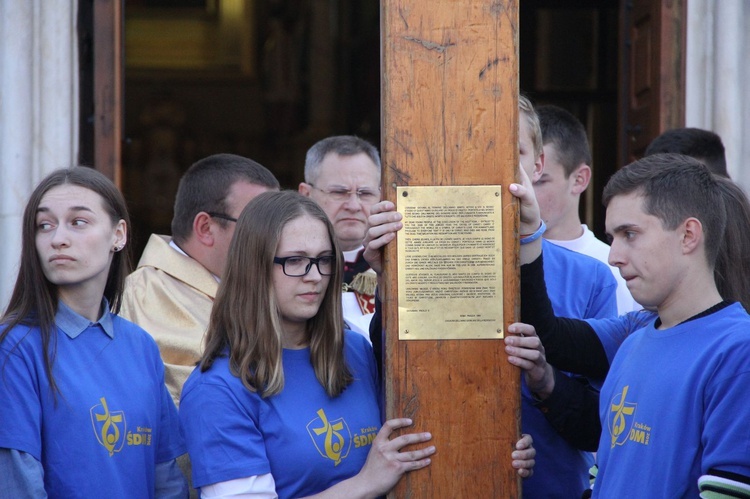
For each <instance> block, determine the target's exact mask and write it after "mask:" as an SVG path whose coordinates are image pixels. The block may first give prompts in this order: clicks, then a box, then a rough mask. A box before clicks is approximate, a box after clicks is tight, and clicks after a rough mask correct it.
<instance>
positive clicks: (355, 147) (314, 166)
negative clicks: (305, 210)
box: [305, 135, 380, 184]
mask: <svg viewBox="0 0 750 499" xmlns="http://www.w3.org/2000/svg"><path fill="white" fill-rule="evenodd" d="M330 153H335V154H338V155H339V156H356V155H357V154H365V155H367V157H368V158H370V160H371V161H372V162H373V163H374V164H375V166H376V167H377V170H378V176H380V154H378V150H377V148H376V147H375V146H374V145H372V144H370V143H369V142H367V141H366V140H365V139H361V138H359V137H357V136H355V135H335V136H333V137H327V138H325V139H323V140H319V141H318V142H316V143H315V144H313V146H312V147H311V148H310V149H308V150H307V154H306V155H305V182H307V183H308V184H314V183H315V182H316V181H317V179H318V175H319V174H320V164H321V163H322V162H323V160H324V159H325V158H326V156H328V155H329V154H330Z"/></svg>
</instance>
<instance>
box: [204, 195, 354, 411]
mask: <svg viewBox="0 0 750 499" xmlns="http://www.w3.org/2000/svg"><path fill="white" fill-rule="evenodd" d="M304 215H308V216H310V217H312V218H315V219H317V220H320V221H321V222H323V224H324V225H325V226H326V229H327V231H328V238H329V239H330V241H331V247H332V248H333V250H334V254H335V255H336V258H337V259H338V260H340V259H341V258H342V257H341V251H340V250H339V247H338V245H337V244H336V238H335V236H334V232H333V226H332V225H331V222H330V221H329V220H328V217H327V216H326V214H325V212H323V210H322V209H321V208H320V207H319V206H318V205H317V204H316V203H315V202H314V201H312V200H310V199H309V198H306V197H304V196H301V195H300V194H298V193H297V192H293V191H282V192H266V193H263V194H261V195H259V196H257V197H256V198H255V199H253V200H252V201H251V202H250V203H249V204H248V205H247V206H246V207H245V209H244V210H243V211H242V215H240V218H239V220H238V221H237V228H236V229H235V232H234V237H233V238H232V243H231V245H230V248H229V258H228V259H227V266H226V269H225V271H224V276H223V278H222V282H221V284H220V285H219V289H218V291H217V293H216V301H215V302H214V306H213V310H212V311H211V321H210V323H209V326H208V332H207V334H206V349H205V352H204V353H203V357H202V358H201V361H200V369H201V371H204V372H205V371H207V370H208V369H210V368H211V366H212V365H213V362H214V360H215V359H216V358H217V357H219V356H222V355H224V354H225V350H227V349H228V351H229V368H230V371H231V373H232V374H233V375H235V376H237V377H239V378H240V379H241V380H242V384H243V385H245V387H246V388H247V389H248V390H250V391H254V392H256V391H257V392H258V393H260V395H261V396H263V397H268V396H271V395H275V394H278V393H280V392H281V391H282V390H283V388H284V371H283V366H282V360H281V359H282V329H281V314H280V312H279V309H278V306H277V304H276V299H275V294H274V291H273V284H272V273H273V267H274V263H273V258H274V256H275V255H276V248H277V247H278V245H279V240H280V239H281V233H282V231H283V229H284V227H285V226H286V224H288V223H289V222H290V221H292V220H295V219H297V218H299V217H301V216H304ZM342 274H343V270H342V265H341V263H340V261H339V263H337V264H336V265H334V273H333V275H332V276H331V278H330V281H329V283H328V289H326V292H325V296H324V297H323V301H322V303H321V305H320V308H319V309H318V313H317V314H315V316H314V317H313V318H312V319H310V320H308V321H307V339H308V341H309V343H310V360H311V362H312V365H313V368H314V370H315V376H316V377H317V378H318V381H319V382H320V384H321V385H322V386H323V388H325V390H326V392H327V393H328V395H329V396H331V397H335V396H337V395H339V394H341V392H342V391H343V390H344V388H346V387H347V386H348V385H349V383H351V381H352V375H351V372H350V371H349V368H348V367H347V365H346V362H345V360H344V333H343V329H344V324H343V315H342V311H341V286H342V284H341V283H342V279H343V276H342Z"/></svg>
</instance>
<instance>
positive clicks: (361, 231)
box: [299, 135, 380, 338]
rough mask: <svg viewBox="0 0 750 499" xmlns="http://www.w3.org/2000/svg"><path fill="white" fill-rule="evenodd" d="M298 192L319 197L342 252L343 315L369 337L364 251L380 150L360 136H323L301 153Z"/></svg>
mask: <svg viewBox="0 0 750 499" xmlns="http://www.w3.org/2000/svg"><path fill="white" fill-rule="evenodd" d="M299 192H300V194H302V195H304V196H308V197H310V198H312V199H313V200H314V201H315V202H317V203H318V204H319V205H320V207H321V208H323V211H325V212H326V215H328V218H329V219H330V220H331V223H332V224H333V229H334V231H335V233H336V239H337V241H338V243H339V246H340V247H341V250H342V251H343V252H344V289H343V295H342V296H343V308H344V320H345V321H346V323H347V325H348V326H349V327H350V328H351V329H352V330H354V331H357V332H359V333H360V334H362V335H364V336H365V337H367V338H369V332H368V330H369V323H370V318H371V317H372V315H371V314H372V312H374V309H375V302H374V294H375V285H376V276H375V273H374V272H372V271H371V270H370V266H369V265H368V264H367V262H366V261H365V259H364V258H363V257H362V253H363V252H364V247H363V246H362V241H363V240H364V238H365V233H366V232H367V217H368V216H370V207H371V206H372V205H373V204H375V203H377V202H378V201H380V155H379V154H378V150H377V149H376V148H375V146H373V145H372V144H370V143H369V142H367V141H366V140H363V139H361V138H359V137H355V136H353V135H339V136H334V137H328V138H325V139H323V140H321V141H319V142H317V143H316V144H315V145H313V146H312V147H311V148H310V149H309V150H308V151H307V156H306V157H305V181H304V182H302V183H300V184H299Z"/></svg>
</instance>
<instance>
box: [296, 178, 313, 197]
mask: <svg viewBox="0 0 750 499" xmlns="http://www.w3.org/2000/svg"><path fill="white" fill-rule="evenodd" d="M311 191H312V186H311V185H310V184H307V183H305V182H300V183H299V187H298V188H297V192H299V193H300V194H302V195H303V196H305V197H308V198H309V197H310V192H311Z"/></svg>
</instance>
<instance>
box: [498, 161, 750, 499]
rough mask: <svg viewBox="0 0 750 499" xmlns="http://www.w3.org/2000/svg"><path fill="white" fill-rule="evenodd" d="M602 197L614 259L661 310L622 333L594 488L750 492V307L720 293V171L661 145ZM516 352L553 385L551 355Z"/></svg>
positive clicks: (537, 380) (681, 493)
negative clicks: (661, 149)
mask: <svg viewBox="0 0 750 499" xmlns="http://www.w3.org/2000/svg"><path fill="white" fill-rule="evenodd" d="M604 202H605V205H606V206H607V221H606V227H607V232H608V233H609V234H610V235H611V236H612V237H613V242H612V250H611V254H610V262H611V263H612V264H614V265H616V266H617V267H619V268H620V272H621V273H622V275H623V277H624V278H625V279H626V281H627V282H628V288H629V289H630V291H631V292H632V293H633V297H634V298H635V299H636V300H637V301H638V302H639V303H641V304H643V305H644V306H645V307H646V308H648V309H651V310H655V311H656V312H657V314H658V317H656V318H655V320H651V321H649V322H648V323H647V324H646V325H645V326H644V327H642V328H641V329H640V330H638V331H637V332H634V333H633V334H631V335H630V336H628V337H627V339H625V341H624V342H623V344H622V346H621V347H620V348H619V350H618V351H617V353H616V354H615V356H614V359H613V361H612V365H611V367H610V370H609V373H608V374H607V378H606V381H605V383H604V386H603V387H602V391H601V397H600V405H599V416H600V419H601V424H602V429H603V431H602V435H601V438H600V441H599V449H598V460H599V473H598V476H597V480H596V484H595V486H594V489H593V494H594V497H626V496H627V497H695V496H696V494H697V493H699V492H700V493H703V494H710V497H744V496H746V495H747V494H748V493H750V454H748V452H747V448H748V447H749V446H750V427H748V425H747V421H748V420H750V405H748V404H747V403H746V395H747V388H746V387H747V386H748V382H749V381H750V365H749V364H748V362H747V359H748V358H749V356H750V316H748V314H747V313H746V312H745V310H744V309H743V308H742V306H741V305H740V304H739V303H732V302H728V301H724V300H723V299H722V297H721V295H720V293H719V291H718V290H717V287H716V283H715V279H714V267H715V265H716V258H717V255H718V253H719V246H720V244H721V241H722V239H723V238H722V234H723V233H724V230H725V229H724V228H725V225H726V211H725V209H724V202H723V198H722V192H721V188H720V186H719V184H718V181H717V180H716V178H715V177H713V176H712V175H711V174H710V172H709V171H708V170H707V169H706V168H705V166H703V165H702V164H700V163H699V162H697V161H696V160H694V159H692V158H689V157H686V156H680V155H674V154H669V155H654V156H649V157H646V158H644V159H642V160H639V161H636V162H634V163H632V164H630V165H628V166H627V167H625V168H623V169H622V170H620V171H619V172H618V173H616V174H615V175H614V176H613V177H612V178H611V179H610V181H609V183H608V184H607V186H606V188H605V191H604ZM529 249H531V248H526V250H527V251H526V255H525V256H524V255H523V254H522V256H521V259H522V261H524V260H525V261H527V262H528V261H530V260H529V251H528V250H529ZM535 251H536V255H537V256H538V254H539V251H540V248H539V247H538V246H537V247H536V249H535ZM522 253H523V252H522ZM514 329H516V331H515V332H526V333H528V332H529V329H530V326H523V325H513V326H511V327H510V328H509V330H514ZM531 333H532V334H533V331H531ZM535 341H536V339H535V338H529V337H528V335H527V337H525V338H512V339H510V338H509V340H508V342H509V343H511V344H513V346H514V347H527V348H531V347H532V346H533V343H534V342H535ZM540 351H541V352H542V353H543V349H541V350H540ZM514 352H515V353H514V355H517V357H516V358H517V359H522V360H523V359H525V360H526V361H528V363H527V364H526V365H521V362H515V361H512V362H513V363H514V364H516V365H521V367H523V368H525V369H526V370H527V372H528V376H527V377H530V378H531V380H530V381H529V383H530V385H532V386H534V387H535V388H536V389H537V393H540V392H542V393H543V394H545V395H547V394H549V393H551V391H552V390H554V388H555V385H556V380H555V378H554V376H552V375H550V371H551V369H550V368H548V366H547V365H546V362H545V360H544V356H543V355H542V356H539V355H538V353H539V351H532V352H531V354H529V355H523V354H521V353H519V352H518V351H516V350H514ZM643 471H647V472H645V473H644V472H643ZM706 497H709V495H706Z"/></svg>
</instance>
